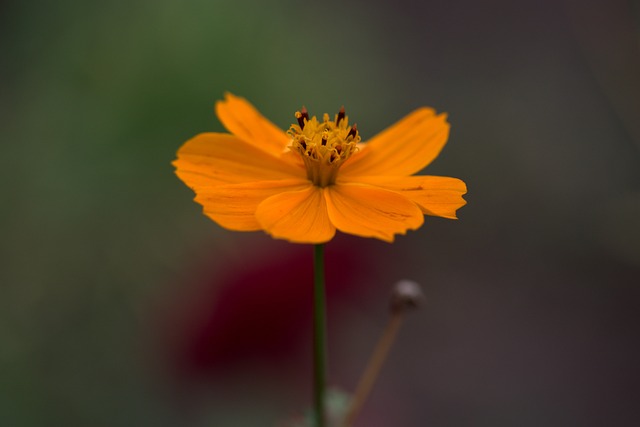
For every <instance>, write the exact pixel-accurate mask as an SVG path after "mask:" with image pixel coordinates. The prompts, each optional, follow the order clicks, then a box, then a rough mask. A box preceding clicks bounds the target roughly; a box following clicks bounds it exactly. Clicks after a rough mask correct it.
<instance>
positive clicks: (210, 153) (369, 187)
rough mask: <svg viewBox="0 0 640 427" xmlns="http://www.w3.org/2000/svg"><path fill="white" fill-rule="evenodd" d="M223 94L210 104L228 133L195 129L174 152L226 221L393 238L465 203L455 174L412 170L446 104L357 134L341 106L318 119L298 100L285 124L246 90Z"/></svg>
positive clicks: (427, 157) (211, 213) (309, 235)
mask: <svg viewBox="0 0 640 427" xmlns="http://www.w3.org/2000/svg"><path fill="white" fill-rule="evenodd" d="M225 98H226V99H225V100H224V101H218V103H217V104H216V113H217V115H218V118H219V119H220V121H221V122H222V124H223V125H224V126H225V127H226V128H227V129H228V130H229V132H231V134H225V133H201V134H199V135H197V136H196V137H194V138H193V139H191V140H189V141H187V142H186V143H185V144H184V145H183V146H182V147H181V148H180V150H178V158H177V159H176V160H175V161H174V162H173V165H174V166H175V167H176V174H177V175H178V177H179V178H180V179H181V180H182V181H184V183H185V184H187V185H188V186H189V187H191V188H192V189H193V190H194V191H195V193H196V198H195V200H196V202H198V203H200V204H201V205H202V206H203V207H204V213H205V215H207V216H208V217H209V218H211V219H213V220H214V221H215V222H217V223H218V224H220V225H221V226H222V227H224V228H227V229H229V230H237V231H255V230H264V231H265V232H267V233H268V234H270V235H271V236H273V237H275V238H278V239H286V240H289V241H291V242H296V243H324V242H327V241H329V240H331V239H332V238H333V236H334V235H335V232H336V229H337V230H340V231H342V232H344V233H348V234H355V235H357V236H362V237H375V238H378V239H381V240H385V241H387V242H392V241H393V238H394V236H395V235H396V234H405V233H406V231H407V230H415V229H417V228H419V227H420V226H421V225H422V223H423V222H424V215H432V216H440V217H444V218H451V219H456V210H457V209H458V208H460V207H462V206H463V205H464V204H465V203H466V202H465V201H464V199H463V198H462V195H463V194H465V193H466V191H467V188H466V185H465V183H464V182H463V181H461V180H459V179H457V178H448V177H440V176H422V175H417V176H411V175H412V174H414V173H416V172H418V171H420V170H421V169H423V168H424V167H425V166H427V165H428V164H429V163H431V161H433V159H435V158H436V156H437V155H438V154H439V153H440V150H442V148H443V147H444V145H445V144H446V142H447V137H448V135H449V124H448V123H447V121H446V115H445V114H439V115H436V113H435V111H434V110H432V109H430V108H420V109H418V110H416V111H414V112H413V113H411V114H409V115H408V116H407V117H405V118H404V119H402V120H400V121H399V122H398V123H396V124H395V125H393V126H391V127H390V128H388V129H386V130H385V131H383V132H381V133H380V134H378V135H376V136H374V137H373V138H372V139H370V140H369V141H368V142H367V143H361V142H360V134H359V132H358V130H357V128H356V125H353V126H350V125H349V118H348V117H347V116H346V115H345V112H344V108H343V109H341V110H340V112H339V113H338V114H337V115H335V117H334V119H333V120H330V119H329V115H328V114H325V115H324V118H323V120H322V121H319V120H317V119H316V117H312V118H309V115H308V113H307V111H306V110H305V109H304V108H303V109H302V111H298V112H297V113H296V118H297V123H296V124H293V125H291V127H290V129H289V131H287V132H283V131H282V130H280V129H279V128H277V127H276V126H275V125H274V124H273V123H271V122H270V121H269V120H267V119H266V118H265V117H263V116H262V115H261V114H260V113H259V112H258V111H257V110H256V109H255V108H254V107H253V106H252V105H251V104H250V103H249V102H248V101H247V100H245V99H243V98H239V97H237V96H234V95H232V94H226V97H225Z"/></svg>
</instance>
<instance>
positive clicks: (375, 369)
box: [342, 310, 404, 427]
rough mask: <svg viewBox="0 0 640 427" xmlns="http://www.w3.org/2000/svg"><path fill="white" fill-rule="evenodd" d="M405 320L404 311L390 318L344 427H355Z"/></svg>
mask: <svg viewBox="0 0 640 427" xmlns="http://www.w3.org/2000/svg"><path fill="white" fill-rule="evenodd" d="M403 319H404V313H403V312H402V311H400V310H397V311H394V312H392V314H391V317H390V318H389V323H387V326H386V327H385V329H384V331H383V333H382V336H381V337H380V340H379V341H378V344H377V345H376V348H375V350H374V351H373V354H372V355H371V359H369V363H368V364H367V367H366V369H365V371H364V374H363V375H362V378H361V379H360V383H359V384H358V387H357V388H356V391H355V393H354V395H353V398H352V401H351V404H350V405H349V409H348V410H347V415H346V416H345V419H344V423H343V425H342V426H343V427H351V426H353V423H354V421H355V419H356V417H357V416H358V414H359V413H360V409H362V405H364V402H365V401H366V400H367V397H369V393H370V392H371V389H372V388H373V384H374V383H375V382H376V379H377V378H378V374H379V373H380V369H381V368H382V365H383V364H384V361H385V360H386V358H387V355H388V354H389V349H391V346H392V345H393V342H394V341H395V339H396V336H397V335H398V330H399V329H400V326H401V325H402V321H403Z"/></svg>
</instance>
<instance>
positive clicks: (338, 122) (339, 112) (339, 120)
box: [336, 105, 345, 125]
mask: <svg viewBox="0 0 640 427" xmlns="http://www.w3.org/2000/svg"><path fill="white" fill-rule="evenodd" d="M344 117H345V111H344V105H343V106H342V107H340V111H338V118H337V119H336V124H337V125H339V124H340V122H341V121H342V120H344Z"/></svg>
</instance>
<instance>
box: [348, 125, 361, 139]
mask: <svg viewBox="0 0 640 427" xmlns="http://www.w3.org/2000/svg"><path fill="white" fill-rule="evenodd" d="M357 134H358V125H357V124H355V123H354V124H353V126H351V130H350V131H349V133H348V134H347V138H349V137H350V136H352V137H354V138H355V137H356V135H357Z"/></svg>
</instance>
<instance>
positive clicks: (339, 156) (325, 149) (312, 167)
mask: <svg viewBox="0 0 640 427" xmlns="http://www.w3.org/2000/svg"><path fill="white" fill-rule="evenodd" d="M295 117H296V119H297V124H296V123H294V124H292V125H291V127H290V128H289V130H288V131H287V134H288V135H289V136H290V137H291V145H290V146H289V149H290V150H291V151H293V152H296V153H298V154H300V156H301V157H302V160H303V161H304V164H305V167H306V169H307V177H308V178H309V180H310V181H312V182H313V183H314V184H315V185H317V186H319V187H327V186H329V185H332V184H334V183H335V181H336V177H337V175H338V170H339V169H340V166H341V165H342V164H343V163H344V162H345V161H346V160H347V159H348V158H349V157H350V156H351V155H352V154H353V153H355V152H356V151H357V150H358V143H359V142H360V135H359V133H358V128H357V126H356V125H355V124H354V125H353V126H350V125H349V117H348V116H347V115H346V114H345V110H344V107H342V108H340V111H339V112H338V114H336V115H335V116H334V118H333V120H330V118H329V115H328V114H326V113H325V114H324V115H323V118H322V121H319V120H318V119H317V118H316V117H315V116H313V117H311V118H309V113H308V112H307V109H306V108H304V107H303V108H302V109H301V110H300V111H296V113H295Z"/></svg>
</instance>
